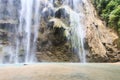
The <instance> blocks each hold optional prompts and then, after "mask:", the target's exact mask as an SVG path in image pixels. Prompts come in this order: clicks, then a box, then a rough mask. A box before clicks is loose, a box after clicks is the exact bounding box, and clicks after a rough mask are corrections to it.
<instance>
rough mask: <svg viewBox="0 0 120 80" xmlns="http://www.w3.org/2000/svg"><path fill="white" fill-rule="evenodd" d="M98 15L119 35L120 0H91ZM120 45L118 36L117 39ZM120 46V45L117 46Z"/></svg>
mask: <svg viewBox="0 0 120 80" xmlns="http://www.w3.org/2000/svg"><path fill="white" fill-rule="evenodd" d="M92 2H93V4H94V6H95V8H96V9H97V11H98V15H99V16H101V18H102V19H103V20H105V21H106V23H107V26H110V27H112V28H114V29H115V30H116V31H117V33H118V35H119V37H120V0H92ZM118 41H119V42H118V45H120V38H119V39H118ZM119 47H120V46H119Z"/></svg>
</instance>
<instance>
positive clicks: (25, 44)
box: [0, 0, 86, 63]
mask: <svg viewBox="0 0 120 80" xmlns="http://www.w3.org/2000/svg"><path fill="white" fill-rule="evenodd" d="M61 1H62V2H61V3H60V5H59V0H58V1H57V0H44V1H43V0H0V4H1V5H0V7H2V8H3V9H2V10H0V20H1V19H2V20H5V21H6V22H5V23H7V24H6V25H7V26H9V27H7V30H9V31H10V32H11V34H10V35H11V36H9V37H8V40H9V42H10V44H9V46H4V49H3V52H2V53H3V54H0V63H30V62H36V61H37V58H36V45H37V44H36V42H37V38H38V30H39V27H40V18H41V16H43V15H44V17H46V14H44V12H45V11H46V10H47V9H50V8H51V9H53V14H54V12H55V11H56V10H57V8H58V7H61V6H63V5H67V6H68V7H66V8H65V9H66V11H67V12H68V13H69V14H70V15H69V19H70V34H71V35H70V36H69V39H70V42H71V45H72V48H73V52H74V53H77V54H78V56H79V58H80V62H83V63H84V62H86V53H85V49H84V38H85V30H84V27H85V25H84V18H85V15H84V10H83V7H84V6H83V5H84V0H65V1H63V0H61ZM55 2H58V4H56V6H55ZM9 7H10V8H9ZM49 12H50V10H49ZM51 14H52V13H51ZM47 16H49V13H48V15H47ZM52 17H53V16H52ZM54 17H55V16H54ZM50 18H51V17H50ZM46 19H47V18H46ZM7 20H8V21H7ZM12 24H13V25H12Z"/></svg>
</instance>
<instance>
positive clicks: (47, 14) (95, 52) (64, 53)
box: [0, 0, 120, 62]
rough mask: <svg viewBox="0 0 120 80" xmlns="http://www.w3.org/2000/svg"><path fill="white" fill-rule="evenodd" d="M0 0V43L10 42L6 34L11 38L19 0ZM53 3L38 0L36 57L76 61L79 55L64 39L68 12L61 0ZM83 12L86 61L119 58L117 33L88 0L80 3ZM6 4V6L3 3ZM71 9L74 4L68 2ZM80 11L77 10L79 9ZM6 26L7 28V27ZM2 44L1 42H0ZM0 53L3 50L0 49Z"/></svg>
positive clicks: (53, 60)
mask: <svg viewBox="0 0 120 80" xmlns="http://www.w3.org/2000/svg"><path fill="white" fill-rule="evenodd" d="M13 1H14V4H10V3H9V1H8V0H1V1H0V45H5V46H7V45H10V44H11V43H10V42H8V39H9V38H12V41H14V36H13V35H15V34H14V33H12V32H14V30H13V29H12V27H15V26H17V23H18V16H19V14H18V11H17V9H20V6H19V4H20V2H19V1H20V0H13ZM54 1H55V2H54V7H55V8H53V7H51V6H49V5H47V6H46V5H44V4H42V2H41V6H40V10H41V13H40V14H41V23H40V27H39V35H38V41H37V42H36V43H37V52H36V57H37V59H38V61H39V62H79V58H78V55H77V54H75V53H74V52H73V51H72V47H71V43H70V41H69V40H68V39H67V37H68V36H69V34H70V31H69V27H68V26H69V24H70V22H69V19H70V18H69V13H67V11H66V10H65V8H64V6H62V4H63V2H62V0H54ZM81 5H82V6H83V8H82V9H83V11H84V13H85V16H86V17H85V18H84V19H83V20H85V21H84V22H85V23H84V24H85V26H86V27H85V28H86V38H85V43H84V44H85V49H86V51H87V52H88V53H87V56H86V57H87V61H88V62H118V61H120V50H119V49H118V47H117V45H116V41H117V39H118V36H117V34H116V33H115V32H114V31H113V30H112V29H109V28H107V27H106V26H105V22H103V21H102V20H100V18H99V17H98V16H97V13H96V10H95V8H94V7H93V5H92V3H91V1H90V0H84V1H83V3H81ZM6 6H7V7H6ZM70 7H71V8H69V9H70V10H72V8H73V6H72V4H70ZM79 9H81V7H80V8H79ZM78 11H79V10H78ZM8 26H9V28H8ZM2 48H4V46H2ZM1 54H2V52H1Z"/></svg>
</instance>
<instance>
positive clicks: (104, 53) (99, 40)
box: [85, 1, 120, 62]
mask: <svg viewBox="0 0 120 80" xmlns="http://www.w3.org/2000/svg"><path fill="white" fill-rule="evenodd" d="M85 6H86V13H87V14H86V15H87V19H86V26H87V29H86V30H87V31H86V39H87V43H88V46H89V51H90V52H89V54H88V56H87V57H88V59H89V60H90V61H95V62H116V61H120V54H119V53H120V51H119V49H117V44H114V42H115V41H116V40H117V39H118V36H117V34H115V33H114V31H113V30H112V29H109V28H107V27H106V26H105V22H103V21H102V20H100V18H99V17H98V16H97V13H96V10H95V8H94V7H93V5H92V3H91V2H90V1H88V2H87V3H86V4H85Z"/></svg>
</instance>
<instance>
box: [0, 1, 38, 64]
mask: <svg viewBox="0 0 120 80" xmlns="http://www.w3.org/2000/svg"><path fill="white" fill-rule="evenodd" d="M0 2H1V4H3V3H5V4H6V5H8V7H10V8H11V7H12V10H14V9H15V8H17V9H16V11H17V12H18V13H17V14H18V15H19V16H16V17H17V20H18V24H17V25H15V27H12V30H14V31H12V33H14V35H13V36H12V37H11V38H9V41H10V42H11V45H10V46H8V47H6V48H5V50H4V51H7V50H9V51H8V52H7V54H6V55H7V59H6V58H5V56H3V57H2V60H1V63H28V62H29V63H30V62H35V60H36V57H35V51H36V41H37V36H38V26H39V24H40V23H39V22H40V12H39V9H40V8H39V6H40V0H8V1H5V2H3V0H1V1H0ZM17 3H19V4H17ZM15 5H16V6H17V7H16V6H15ZM18 6H19V7H18ZM4 7H5V6H4ZM8 7H7V8H8ZM5 10H6V11H7V12H8V13H7V14H6V15H9V14H10V17H12V18H10V19H13V20H14V17H13V16H12V15H13V14H15V13H13V12H12V10H10V9H5ZM6 15H5V16H6ZM7 19H9V18H7ZM8 29H9V30H10V28H8ZM13 40H14V41H13Z"/></svg>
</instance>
